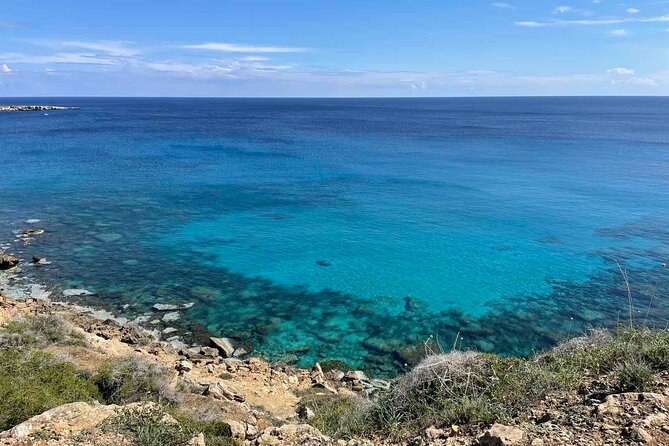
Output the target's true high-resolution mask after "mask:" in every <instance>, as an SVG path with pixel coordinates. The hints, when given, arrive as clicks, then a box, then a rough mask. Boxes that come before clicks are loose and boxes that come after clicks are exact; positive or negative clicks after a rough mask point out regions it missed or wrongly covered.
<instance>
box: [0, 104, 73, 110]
mask: <svg viewBox="0 0 669 446" xmlns="http://www.w3.org/2000/svg"><path fill="white" fill-rule="evenodd" d="M78 109H79V107H65V106H60V105H2V104H0V112H27V111H52V110H54V111H55V110H78Z"/></svg>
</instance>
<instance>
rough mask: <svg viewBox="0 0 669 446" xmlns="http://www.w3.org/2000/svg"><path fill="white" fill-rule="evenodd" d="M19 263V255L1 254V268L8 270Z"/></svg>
mask: <svg viewBox="0 0 669 446" xmlns="http://www.w3.org/2000/svg"><path fill="white" fill-rule="evenodd" d="M18 264H19V259H18V257H14V256H10V255H7V254H0V270H8V269H11V268H14V267H15V266H16V265H18Z"/></svg>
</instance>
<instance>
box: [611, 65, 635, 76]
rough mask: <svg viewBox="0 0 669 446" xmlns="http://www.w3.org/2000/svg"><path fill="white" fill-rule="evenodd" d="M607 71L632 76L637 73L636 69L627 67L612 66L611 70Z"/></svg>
mask: <svg viewBox="0 0 669 446" xmlns="http://www.w3.org/2000/svg"><path fill="white" fill-rule="evenodd" d="M606 72H607V73H608V74H619V75H621V76H631V75H633V74H634V73H636V72H635V71H634V70H632V69H630V68H625V67H617V68H611V69H610V70H606Z"/></svg>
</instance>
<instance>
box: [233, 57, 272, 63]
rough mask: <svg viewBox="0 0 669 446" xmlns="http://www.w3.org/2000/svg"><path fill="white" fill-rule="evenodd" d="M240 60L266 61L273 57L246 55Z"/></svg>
mask: <svg viewBox="0 0 669 446" xmlns="http://www.w3.org/2000/svg"><path fill="white" fill-rule="evenodd" d="M238 60H244V61H247V62H264V61H267V60H272V59H271V58H269V57H265V56H244V57H240V58H239V59H238Z"/></svg>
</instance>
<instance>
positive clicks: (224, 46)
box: [182, 42, 309, 53]
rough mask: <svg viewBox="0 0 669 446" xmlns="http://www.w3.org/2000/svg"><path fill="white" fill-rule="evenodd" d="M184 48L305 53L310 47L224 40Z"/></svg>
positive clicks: (236, 51)
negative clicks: (249, 43)
mask: <svg viewBox="0 0 669 446" xmlns="http://www.w3.org/2000/svg"><path fill="white" fill-rule="evenodd" d="M182 48H186V49H191V50H208V51H218V52H223V53H305V52H307V51H309V48H300V47H284V46H258V45H246V44H236V43H223V42H209V43H200V44H193V45H183V46H182Z"/></svg>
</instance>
